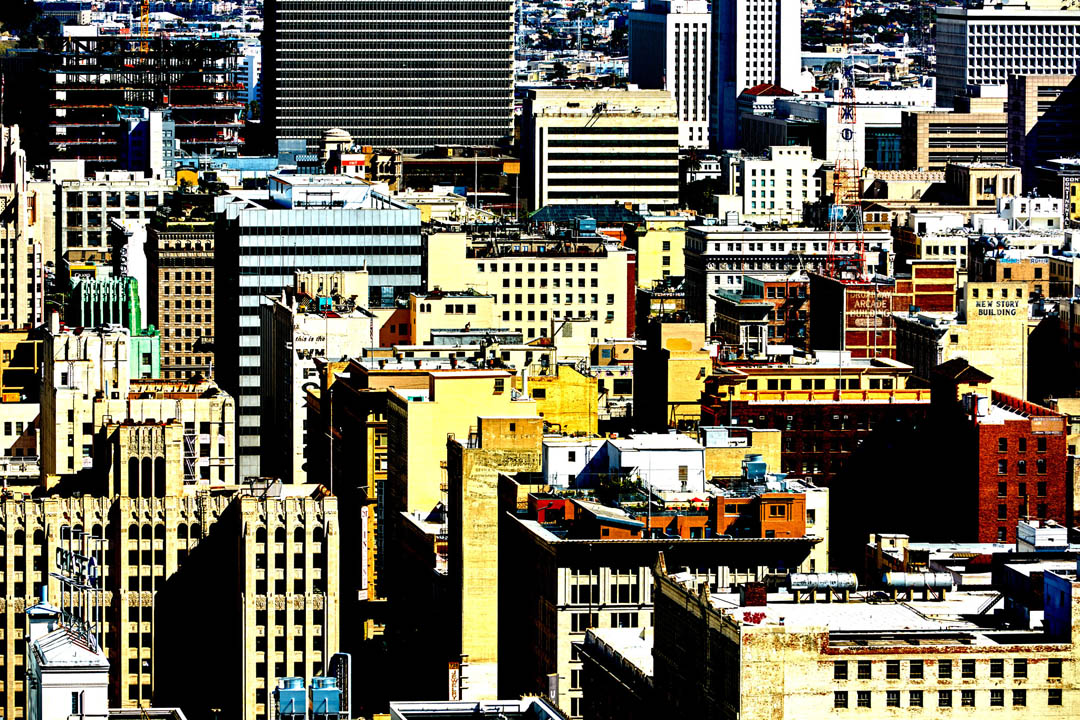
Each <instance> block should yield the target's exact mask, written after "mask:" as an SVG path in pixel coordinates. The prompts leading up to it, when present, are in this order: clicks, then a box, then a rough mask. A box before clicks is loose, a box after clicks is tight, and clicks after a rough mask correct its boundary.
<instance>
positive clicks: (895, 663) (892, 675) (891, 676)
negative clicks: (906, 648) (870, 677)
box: [885, 660, 900, 680]
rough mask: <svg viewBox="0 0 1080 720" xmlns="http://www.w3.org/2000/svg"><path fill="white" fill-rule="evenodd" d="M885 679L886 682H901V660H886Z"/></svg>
mask: <svg viewBox="0 0 1080 720" xmlns="http://www.w3.org/2000/svg"><path fill="white" fill-rule="evenodd" d="M885 679H886V680H899V679H900V661H899V660H886V661H885Z"/></svg>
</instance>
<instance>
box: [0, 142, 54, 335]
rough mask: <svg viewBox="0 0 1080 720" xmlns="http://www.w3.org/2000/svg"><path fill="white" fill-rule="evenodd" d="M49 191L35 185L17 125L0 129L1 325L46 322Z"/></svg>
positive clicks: (27, 325)
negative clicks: (0, 213)
mask: <svg viewBox="0 0 1080 720" xmlns="http://www.w3.org/2000/svg"><path fill="white" fill-rule="evenodd" d="M54 205H55V201H54V193H53V186H52V183H50V182H34V181H33V180H32V178H31V175H30V172H29V168H28V167H27V164H26V153H25V152H24V151H23V150H22V148H21V144H20V132H19V127H18V126H17V125H14V126H7V125H0V212H2V219H0V240H2V241H3V244H2V245H0V277H2V278H4V282H3V283H2V284H0V325H3V326H6V327H9V328H30V327H36V326H38V325H40V324H42V323H43V322H45V263H46V262H51V261H53V260H54V257H53V255H54V253H55V251H56V240H55V237H56V236H55V218H56V213H55V209H54Z"/></svg>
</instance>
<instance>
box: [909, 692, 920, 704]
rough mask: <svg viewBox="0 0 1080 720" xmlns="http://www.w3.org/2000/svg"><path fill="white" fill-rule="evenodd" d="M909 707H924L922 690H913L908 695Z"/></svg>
mask: <svg viewBox="0 0 1080 720" xmlns="http://www.w3.org/2000/svg"><path fill="white" fill-rule="evenodd" d="M908 705H910V706H911V707H922V706H923V704H922V690H912V691H911V692H909V693H908Z"/></svg>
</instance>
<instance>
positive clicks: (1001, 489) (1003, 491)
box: [998, 482, 1009, 497]
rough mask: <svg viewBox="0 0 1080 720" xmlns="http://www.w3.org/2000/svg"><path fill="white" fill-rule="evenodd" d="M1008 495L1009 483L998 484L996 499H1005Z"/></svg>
mask: <svg viewBox="0 0 1080 720" xmlns="http://www.w3.org/2000/svg"><path fill="white" fill-rule="evenodd" d="M1008 494H1009V483H1003V482H999V483H998V497H1005V496H1007V495H1008Z"/></svg>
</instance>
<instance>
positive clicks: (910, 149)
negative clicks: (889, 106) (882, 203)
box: [900, 100, 1008, 170]
mask: <svg viewBox="0 0 1080 720" xmlns="http://www.w3.org/2000/svg"><path fill="white" fill-rule="evenodd" d="M1001 104H1002V103H1001V101H1000V100H998V101H997V103H996V106H995V107H989V108H983V107H981V106H977V108H976V109H975V110H973V111H972V112H955V111H954V112H947V111H937V110H935V111H929V112H923V111H915V110H910V111H909V110H905V111H903V112H902V113H901V115H900V133H901V143H902V160H901V162H902V163H903V166H904V168H905V169H907V170H943V169H944V168H945V166H946V165H947V164H948V163H950V162H956V161H961V162H992V163H1004V162H1006V160H1007V158H1008V153H1007V151H1006V141H1007V139H1008V116H1007V115H1006V114H1005V113H1004V112H1003V111H1002V110H1001V108H1000V105H1001Z"/></svg>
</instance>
